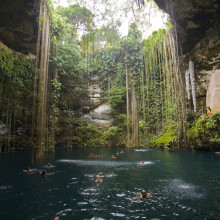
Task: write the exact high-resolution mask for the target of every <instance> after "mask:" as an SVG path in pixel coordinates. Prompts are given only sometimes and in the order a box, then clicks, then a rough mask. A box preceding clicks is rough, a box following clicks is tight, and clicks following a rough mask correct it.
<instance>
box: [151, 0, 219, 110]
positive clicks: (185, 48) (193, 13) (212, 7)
mask: <svg viewBox="0 0 220 220" xmlns="http://www.w3.org/2000/svg"><path fill="white" fill-rule="evenodd" d="M154 1H155V2H156V3H157V4H158V6H159V7H160V8H161V9H163V10H164V11H166V12H167V13H168V14H169V15H170V18H171V20H172V23H173V25H174V26H175V27H176V30H177V37H178V41H179V45H180V47H181V49H182V53H183V56H182V57H183V60H184V64H185V66H186V68H187V65H188V63H189V60H192V61H193V62H194V66H195V78H196V98H197V109H198V110H200V109H201V107H204V106H210V107H211V109H212V111H220V98H219V97H220V90H219V84H218V83H217V82H218V80H219V79H220V77H219V74H220V16H219V15H220V1H219V0H209V1H207V0H184V1H178V0H154ZM214 81H215V83H214Z"/></svg>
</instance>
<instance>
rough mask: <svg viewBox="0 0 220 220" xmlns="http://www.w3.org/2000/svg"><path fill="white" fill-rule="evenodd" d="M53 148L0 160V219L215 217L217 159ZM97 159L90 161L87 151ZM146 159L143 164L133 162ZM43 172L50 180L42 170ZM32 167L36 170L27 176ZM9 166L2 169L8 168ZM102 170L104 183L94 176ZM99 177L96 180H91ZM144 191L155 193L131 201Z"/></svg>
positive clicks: (219, 201) (219, 188)
mask: <svg viewBox="0 0 220 220" xmlns="http://www.w3.org/2000/svg"><path fill="white" fill-rule="evenodd" d="M123 150H124V151H125V153H124V154H119V155H117V159H111V155H113V154H115V153H116V152H120V151H121V149H109V148H89V149H72V150H68V151H65V150H57V151H56V152H55V153H47V154H46V155H45V156H44V157H41V158H40V159H39V160H35V161H34V162H32V161H31V158H30V157H29V156H28V155H29V154H27V152H20V153H15V154H9V155H6V156H2V157H1V159H0V176H1V178H0V207H1V212H0V219H16V220H17V219H22V220H26V219H27V220H29V219H33V220H38V219H42V220H44V219H45V220H49V219H53V218H54V216H59V217H60V219H61V220H68V219H70V220H72V219H94V220H95V219H217V218H218V217H219V213H220V208H219V207H220V196H219V191H220V185H219V182H220V174H219V166H220V163H219V156H217V155H212V154H204V153H193V152H180V151H178V152H176V151H162V150H148V149H127V150H125V149H123ZM91 152H93V153H94V154H99V155H102V157H101V158H94V157H93V158H89V154H90V153H91ZM141 161H144V162H145V163H146V166H145V165H144V166H139V165H138V164H139V163H140V162H141ZM48 163H51V164H53V165H54V167H53V168H52V169H47V171H48V173H50V174H51V175H49V176H48V177H46V178H44V177H42V176H41V175H40V174H41V171H42V170H43V169H45V165H46V164H48ZM29 166H31V168H35V169H36V172H35V173H34V174H33V175H26V174H25V173H24V172H22V170H23V169H26V168H27V167H29ZM6 167H7V169H6ZM99 172H103V175H104V177H103V178H97V175H98V174H99ZM98 179H101V181H97V180H98ZM142 189H146V190H147V193H148V194H151V195H152V196H154V198H151V199H143V200H141V199H136V200H134V198H136V197H138V196H139V195H140V192H141V190H142Z"/></svg>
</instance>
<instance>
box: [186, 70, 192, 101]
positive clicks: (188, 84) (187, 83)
mask: <svg viewBox="0 0 220 220" xmlns="http://www.w3.org/2000/svg"><path fill="white" fill-rule="evenodd" d="M185 80H186V92H187V96H188V100H190V98H191V96H190V79H189V69H187V70H186V72H185Z"/></svg>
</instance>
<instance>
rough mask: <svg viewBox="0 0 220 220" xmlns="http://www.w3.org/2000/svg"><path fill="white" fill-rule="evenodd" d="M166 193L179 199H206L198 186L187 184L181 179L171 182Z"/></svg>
mask: <svg viewBox="0 0 220 220" xmlns="http://www.w3.org/2000/svg"><path fill="white" fill-rule="evenodd" d="M165 191H166V192H167V193H169V194H171V195H175V196H176V198H179V199H186V198H188V199H200V198H203V197H204V194H203V193H201V192H200V191H201V189H200V188H199V187H198V186H196V185H193V184H190V183H186V182H185V181H183V180H181V179H173V180H171V181H170V183H169V184H168V186H167V188H166V190H165Z"/></svg>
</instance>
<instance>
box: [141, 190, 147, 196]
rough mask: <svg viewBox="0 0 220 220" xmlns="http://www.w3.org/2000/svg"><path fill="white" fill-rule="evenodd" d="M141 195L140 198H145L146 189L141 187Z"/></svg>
mask: <svg viewBox="0 0 220 220" xmlns="http://www.w3.org/2000/svg"><path fill="white" fill-rule="evenodd" d="M141 197H142V198H147V191H146V190H145V189H142V191H141Z"/></svg>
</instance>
